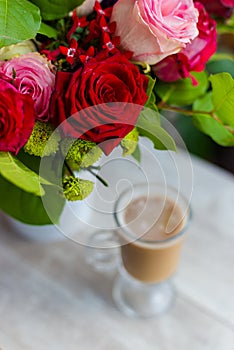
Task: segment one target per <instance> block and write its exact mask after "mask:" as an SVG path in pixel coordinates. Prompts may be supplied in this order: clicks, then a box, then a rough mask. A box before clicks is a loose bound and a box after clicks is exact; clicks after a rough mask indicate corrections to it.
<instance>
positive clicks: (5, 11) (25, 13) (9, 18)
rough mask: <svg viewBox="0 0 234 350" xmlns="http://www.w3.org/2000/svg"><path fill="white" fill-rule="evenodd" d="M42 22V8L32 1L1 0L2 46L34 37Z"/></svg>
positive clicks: (0, 34) (0, 38)
mask: <svg viewBox="0 0 234 350" xmlns="http://www.w3.org/2000/svg"><path fill="white" fill-rule="evenodd" d="M40 23H41V16H40V10H39V8H38V7H37V6H35V5H34V4H32V3H31V2H29V1H27V0H14V1H7V0H0V47H3V46H7V45H11V44H15V43H17V42H20V41H22V40H26V39H32V38H34V37H35V36H36V33H37V32H38V30H39V28H40Z"/></svg>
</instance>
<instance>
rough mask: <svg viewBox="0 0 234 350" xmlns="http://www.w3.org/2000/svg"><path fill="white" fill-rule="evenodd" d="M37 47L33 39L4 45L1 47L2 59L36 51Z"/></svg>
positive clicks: (0, 58)
mask: <svg viewBox="0 0 234 350" xmlns="http://www.w3.org/2000/svg"><path fill="white" fill-rule="evenodd" d="M35 51H37V48H36V46H35V44H34V43H33V42H32V41H31V40H25V41H22V42H20V43H18V44H14V45H10V46H4V47H2V48H1V49H0V61H5V60H10V59H11V58H12V57H18V56H21V55H24V54H26V53H29V52H35Z"/></svg>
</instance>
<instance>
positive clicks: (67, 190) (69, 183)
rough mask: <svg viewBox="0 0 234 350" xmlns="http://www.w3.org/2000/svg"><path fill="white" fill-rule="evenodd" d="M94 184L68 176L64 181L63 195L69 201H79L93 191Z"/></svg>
mask: <svg viewBox="0 0 234 350" xmlns="http://www.w3.org/2000/svg"><path fill="white" fill-rule="evenodd" d="M93 186H94V183H93V182H92V181H89V180H83V179H79V178H76V177H73V176H68V177H65V178H64V179H63V193H64V196H65V197H66V199H67V200H69V201H77V200H82V199H84V198H86V197H87V196H88V195H89V194H90V193H91V192H92V191H93Z"/></svg>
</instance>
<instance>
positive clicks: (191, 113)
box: [157, 101, 234, 134]
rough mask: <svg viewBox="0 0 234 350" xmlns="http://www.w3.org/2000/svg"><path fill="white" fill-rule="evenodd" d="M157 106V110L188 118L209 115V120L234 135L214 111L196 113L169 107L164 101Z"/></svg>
mask: <svg viewBox="0 0 234 350" xmlns="http://www.w3.org/2000/svg"><path fill="white" fill-rule="evenodd" d="M157 106H158V109H162V110H167V111H170V112H176V113H180V114H183V115H188V116H194V115H198V114H202V115H209V116H210V117H211V118H213V119H214V120H216V121H217V122H218V123H219V124H221V125H222V126H223V127H224V128H225V129H227V130H228V131H229V132H230V133H231V134H234V130H233V128H232V127H231V126H229V125H224V123H223V121H222V120H221V119H220V118H219V117H218V116H217V115H216V114H215V111H214V110H213V111H209V112H208V111H197V110H192V111H191V110H187V109H183V108H179V107H176V106H169V105H167V104H166V103H165V102H164V101H160V102H159V103H158V105H157Z"/></svg>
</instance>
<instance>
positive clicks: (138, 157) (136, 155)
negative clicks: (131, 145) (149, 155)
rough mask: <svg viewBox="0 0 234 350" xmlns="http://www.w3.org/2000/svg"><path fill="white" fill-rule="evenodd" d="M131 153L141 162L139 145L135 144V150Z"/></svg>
mask: <svg viewBox="0 0 234 350" xmlns="http://www.w3.org/2000/svg"><path fill="white" fill-rule="evenodd" d="M131 155H132V157H133V158H135V159H136V160H137V161H138V163H140V162H141V150H140V147H139V145H137V146H136V149H135V151H134V152H133V153H132V154H131Z"/></svg>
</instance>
